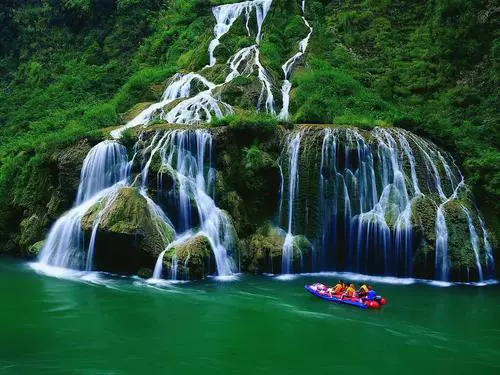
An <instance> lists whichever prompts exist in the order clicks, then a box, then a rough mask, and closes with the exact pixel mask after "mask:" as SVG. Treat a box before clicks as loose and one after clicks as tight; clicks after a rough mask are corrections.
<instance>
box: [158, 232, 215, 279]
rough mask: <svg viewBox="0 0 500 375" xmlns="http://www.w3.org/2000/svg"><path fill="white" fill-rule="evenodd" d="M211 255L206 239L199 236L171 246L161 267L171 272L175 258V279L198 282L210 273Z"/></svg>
mask: <svg viewBox="0 0 500 375" xmlns="http://www.w3.org/2000/svg"><path fill="white" fill-rule="evenodd" d="M211 254H212V248H211V246H210V242H209V241H208V238H207V237H205V236H204V235H201V234H199V235H195V236H194V237H190V238H189V239H187V240H186V241H184V242H181V243H179V244H177V245H175V246H172V247H171V248H170V249H169V250H168V251H167V253H166V254H165V257H164V260H163V262H164V264H163V265H164V267H165V269H169V270H171V269H172V266H173V264H174V259H175V258H176V259H177V278H179V279H189V280H200V279H203V278H204V277H205V276H206V275H207V274H209V273H210V256H211Z"/></svg>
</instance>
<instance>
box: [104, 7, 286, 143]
mask: <svg viewBox="0 0 500 375" xmlns="http://www.w3.org/2000/svg"><path fill="white" fill-rule="evenodd" d="M271 4H272V0H253V1H245V2H242V3H234V4H224V5H220V6H216V7H213V8H212V13H213V15H214V17H215V21H216V25H215V27H214V39H213V40H212V41H211V42H210V44H209V47H208V54H209V58H210V64H209V65H208V66H206V67H205V68H210V67H213V66H214V65H215V64H216V58H215V56H214V51H215V48H216V47H217V46H218V45H219V43H220V42H219V39H220V38H221V37H222V36H223V35H224V34H226V33H227V32H228V31H229V30H230V29H231V26H232V25H233V23H234V22H235V21H236V20H237V19H238V18H240V17H242V16H243V15H244V17H245V18H246V30H247V33H248V35H251V31H250V27H249V21H250V17H251V15H252V13H255V17H256V21H257V30H256V38H255V42H256V44H255V45H253V46H251V47H245V48H243V49H241V50H240V51H238V52H237V53H236V54H235V55H233V56H232V57H230V58H229V60H228V62H227V63H228V65H229V66H230V69H231V72H230V73H229V75H228V76H227V77H226V80H225V82H224V83H222V84H218V85H216V84H214V83H212V82H210V81H209V80H207V79H206V78H205V77H203V76H202V75H200V74H198V73H194V72H191V73H188V74H176V75H175V76H174V77H173V78H172V79H171V81H170V84H169V85H168V86H167V88H166V90H165V92H164V93H163V95H162V99H161V100H160V101H159V102H158V103H154V104H152V105H150V106H149V107H148V108H146V109H145V110H143V111H142V112H141V113H139V115H137V116H136V117H135V118H133V119H132V120H130V121H129V122H128V123H126V124H125V125H124V126H122V127H120V128H118V129H115V130H113V131H112V132H111V136H112V137H114V138H120V137H121V135H122V133H123V131H124V130H126V129H129V128H132V127H136V126H139V125H147V124H149V123H150V122H151V121H152V120H153V119H155V118H160V119H162V120H165V121H167V122H169V123H172V124H188V125H192V124H199V123H202V122H209V121H210V120H211V119H212V118H213V117H214V116H215V117H218V118H220V117H223V116H226V115H228V114H231V113H233V109H232V107H231V106H230V105H229V104H227V103H224V102H223V101H221V100H220V99H219V97H218V96H219V94H217V89H218V88H220V87H222V86H224V85H225V84H227V83H229V82H230V81H232V80H233V79H234V78H235V77H237V76H239V75H242V74H244V75H247V76H248V75H250V74H252V73H253V71H254V67H256V68H257V72H258V79H259V81H260V82H261V85H262V89H261V94H260V97H259V100H258V103H257V109H259V110H260V109H261V108H264V109H265V110H266V112H269V113H272V114H275V113H276V112H275V109H274V97H273V93H272V83H271V80H270V79H269V77H268V74H267V72H266V70H265V69H264V67H263V66H262V64H261V63H260V51H259V48H258V44H259V42H260V38H261V31H262V24H263V22H264V19H265V18H266V15H267V13H268V11H269V9H270V7H271ZM250 54H251V56H252V58H251V59H249V55H250ZM243 63H245V64H246V66H245V67H244V68H243V69H241V67H240V65H241V64H243ZM239 70H240V71H239ZM194 83H197V84H198V86H197V87H199V85H202V86H204V87H205V88H206V89H205V90H202V91H199V92H196V93H193V84H194ZM178 99H184V100H182V101H180V102H179V103H177V104H176V105H175V106H174V107H173V108H170V110H169V111H168V112H165V108H166V107H168V106H169V105H174V104H175V103H173V102H174V101H175V100H178Z"/></svg>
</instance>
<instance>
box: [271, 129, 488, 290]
mask: <svg viewBox="0 0 500 375" xmlns="http://www.w3.org/2000/svg"><path fill="white" fill-rule="evenodd" d="M320 132H322V134H321V133H320ZM299 138H300V139H302V142H300V143H299V142H297V139H299ZM320 140H321V141H320ZM315 145H318V147H316V146H315ZM284 150H285V151H286V152H284V153H283V156H282V162H281V168H282V193H281V198H280V212H281V211H282V210H283V213H287V214H285V215H283V214H282V215H281V216H284V217H283V218H281V217H280V218H279V220H280V222H281V223H283V224H284V225H286V226H287V228H288V231H287V236H286V238H285V245H284V246H283V258H282V273H283V274H286V273H289V272H291V270H292V269H293V268H294V264H293V254H292V251H293V248H292V244H293V242H292V239H293V236H294V235H295V236H296V235H298V234H304V235H307V236H308V237H309V238H310V239H312V240H314V242H315V243H316V249H317V253H314V254H313V256H312V260H311V262H310V265H309V266H308V270H316V271H326V270H348V271H353V272H358V273H365V274H383V275H391V276H398V277H412V276H414V267H415V257H416V256H417V254H416V253H415V251H416V250H417V247H416V246H417V242H416V241H421V237H420V236H422V234H418V233H417V235H416V234H415V223H414V222H413V221H414V220H415V219H414V215H415V212H416V210H417V211H418V208H417V207H419V206H420V205H421V204H422V203H421V202H422V200H425V201H426V202H429V203H426V204H430V205H432V206H434V207H436V211H435V215H436V216H435V217H436V223H435V234H436V237H435V244H434V248H435V253H434V254H435V257H434V258H433V259H434V261H435V274H434V277H435V278H436V279H439V280H448V279H449V273H450V265H449V251H448V236H449V235H448V228H447V223H446V212H445V210H446V207H447V206H446V205H447V204H448V202H452V203H453V204H459V203H458V202H459V201H458V198H459V197H460V195H461V194H462V191H465V190H464V189H465V183H464V180H463V176H462V174H461V173H460V171H459V170H458V168H456V166H455V164H454V163H453V161H451V162H448V160H447V157H446V156H445V155H444V154H443V153H442V152H440V151H439V150H438V149H437V147H436V146H435V145H433V144H431V143H429V142H426V141H424V140H423V139H421V138H418V137H416V136H415V135H413V134H411V133H409V132H406V131H404V130H401V129H383V128H376V129H374V130H373V131H371V132H370V133H367V132H363V131H359V130H356V129H350V128H333V129H331V128H326V129H323V130H317V128H316V129H315V128H314V127H309V128H308V127H306V128H303V129H302V130H300V133H296V134H292V135H290V136H289V137H288V138H287V141H286V145H285V147H284ZM316 150H317V151H316ZM319 150H321V152H319ZM297 158H298V159H299V160H304V161H303V162H300V161H297ZM302 158H303V159H302ZM306 160H309V161H306ZM312 162H315V163H318V164H316V165H319V173H318V176H319V181H318V184H317V186H313V185H312V184H311V182H310V172H309V170H310V165H311V164H310V163H312ZM297 163H298V164H299V165H300V164H301V163H302V164H303V165H308V166H309V167H298V168H297ZM417 164H418V166H419V167H418V168H419V169H418V171H417ZM451 165H453V166H454V167H453V168H452V167H451ZM303 168H306V169H303ZM440 171H442V172H440ZM301 173H306V174H307V176H306V177H300V176H299V175H300V174H301ZM304 180H305V182H301V181H304ZM302 186H304V187H305V189H304V190H305V191H301V192H300V194H299V195H298V194H297V191H298V190H299V189H302ZM316 195H317V206H316V207H317V208H315V207H314V205H312V206H311V204H310V202H311V196H316ZM285 206H286V207H287V210H284V207H285ZM282 207H283V208H282ZM469 217H470V214H469ZM308 222H316V223H317V225H315V226H314V227H313V228H312V229H311V228H310V227H309V226H308ZM468 228H469V233H470V238H471V242H470V243H471V248H472V249H471V250H472V251H473V252H474V264H473V265H472V267H474V268H475V269H476V270H477V273H478V278H479V279H480V280H482V279H483V273H486V272H488V275H491V272H490V270H491V266H490V263H492V262H490V261H489V260H488V259H487V260H485V261H481V259H483V255H482V254H484V257H485V258H486V257H488V254H491V246H488V244H489V243H488V242H487V241H484V240H483V244H484V245H483V249H481V242H480V240H479V236H478V235H477V231H476V229H475V227H474V224H473V221H472V219H470V220H468ZM483 233H484V232H483ZM483 237H484V235H483ZM418 246H420V245H418ZM488 247H489V249H488ZM420 254H422V253H420ZM418 256H419V257H422V256H423V255H418ZM420 261H422V260H420ZM487 269H488V270H487ZM485 270H487V271H485Z"/></svg>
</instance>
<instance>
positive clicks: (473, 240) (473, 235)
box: [462, 206, 483, 281]
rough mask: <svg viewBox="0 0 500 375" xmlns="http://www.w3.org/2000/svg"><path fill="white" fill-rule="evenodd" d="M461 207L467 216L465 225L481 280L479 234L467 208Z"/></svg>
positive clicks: (480, 279)
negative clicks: (467, 228)
mask: <svg viewBox="0 0 500 375" xmlns="http://www.w3.org/2000/svg"><path fill="white" fill-rule="evenodd" d="M462 209H463V210H464V213H465V216H466V218H467V226H468V227H469V234H470V244H471V246H472V250H474V257H475V260H476V267H477V272H478V273H479V281H483V268H482V267H481V261H480V260H479V236H478V235H477V232H476V228H475V227H474V223H473V221H472V217H471V215H470V212H469V210H468V209H467V208H466V207H464V206H462Z"/></svg>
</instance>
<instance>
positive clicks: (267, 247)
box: [241, 224, 285, 273]
mask: <svg viewBox="0 0 500 375" xmlns="http://www.w3.org/2000/svg"><path fill="white" fill-rule="evenodd" d="M284 243H285V233H284V232H283V231H282V230H281V229H279V228H275V227H272V226H271V225H270V224H265V225H263V226H262V227H260V228H259V229H258V230H257V231H256V232H255V233H254V234H253V235H251V236H250V237H248V238H247V239H245V240H244V241H242V246H241V248H242V261H243V265H244V267H245V269H246V270H248V271H249V272H253V273H264V272H271V273H279V272H281V255H282V253H283V244H284Z"/></svg>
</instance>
